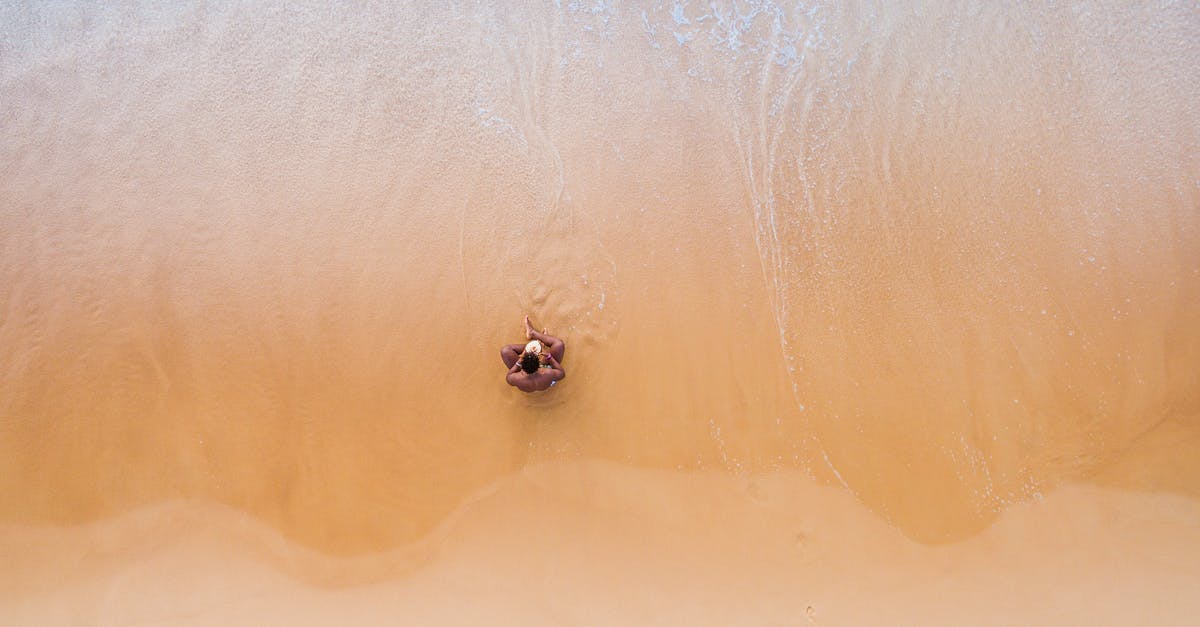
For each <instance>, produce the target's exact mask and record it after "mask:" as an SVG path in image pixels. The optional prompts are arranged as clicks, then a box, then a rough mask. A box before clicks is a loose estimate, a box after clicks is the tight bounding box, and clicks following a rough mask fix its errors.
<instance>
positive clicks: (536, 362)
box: [521, 353, 542, 374]
mask: <svg viewBox="0 0 1200 627" xmlns="http://www.w3.org/2000/svg"><path fill="white" fill-rule="evenodd" d="M540 365H542V360H540V359H538V356H537V355H534V354H533V353H525V354H523V355H521V370H524V371H525V372H527V373H529V374H533V373H535V372H537V369H538V366H540Z"/></svg>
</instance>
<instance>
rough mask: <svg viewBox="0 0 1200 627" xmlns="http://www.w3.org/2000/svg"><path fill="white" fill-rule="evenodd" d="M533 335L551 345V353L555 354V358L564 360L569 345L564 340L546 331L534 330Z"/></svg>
mask: <svg viewBox="0 0 1200 627" xmlns="http://www.w3.org/2000/svg"><path fill="white" fill-rule="evenodd" d="M532 335H533V339H535V340H537V341H539V342H541V343H542V344H545V345H546V346H548V347H550V354H551V355H554V358H555V359H557V360H558V361H559V362H560V363H561V362H562V359H563V353H565V352H566V351H567V345H566V344H565V343H564V342H563V341H562V340H560V339H558V338H556V337H554V336H553V335H548V334H546V333H538V332H537V331H533V332H532Z"/></svg>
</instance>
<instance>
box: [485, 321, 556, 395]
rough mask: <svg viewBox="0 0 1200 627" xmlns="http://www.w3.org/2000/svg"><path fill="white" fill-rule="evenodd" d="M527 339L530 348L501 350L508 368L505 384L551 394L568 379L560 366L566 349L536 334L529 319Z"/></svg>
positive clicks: (527, 322) (511, 347)
mask: <svg viewBox="0 0 1200 627" xmlns="http://www.w3.org/2000/svg"><path fill="white" fill-rule="evenodd" d="M543 331H545V330H543ZM525 338H526V339H528V340H529V343H528V344H509V345H508V346H505V347H504V348H502V349H500V359H503V360H504V365H505V366H508V375H507V376H505V377H504V380H505V381H507V382H508V384H509V385H511V386H513V387H515V388H517V389H518V390H521V391H522V392H539V391H541V390H548V389H550V388H551V387H553V386H554V384H555V383H558V382H559V381H561V380H563V378H564V377H566V376H567V373H566V372H565V371H564V370H563V367H562V364H560V363H559V362H560V361H562V358H563V351H565V350H566V345H565V344H563V341H562V340H560V339H558V338H556V337H554V336H553V335H547V334H546V333H544V332H543V333H538V332H537V331H534V330H533V325H531V324H530V323H529V316H525Z"/></svg>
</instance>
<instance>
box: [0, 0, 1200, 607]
mask: <svg viewBox="0 0 1200 627" xmlns="http://www.w3.org/2000/svg"><path fill="white" fill-rule="evenodd" d="M456 4H457V3H437V2H425V3H420V2H418V3H404V4H403V5H395V6H384V7H379V6H372V7H355V8H342V7H296V6H292V5H289V4H284V3H274V2H258V3H251V4H243V5H238V6H225V5H222V6H210V5H202V4H179V5H178V6H172V7H168V8H148V7H138V6H133V5H124V4H121V3H115V4H110V5H105V6H91V5H84V4H82V3H79V4H76V3H60V4H54V5H47V6H27V5H22V4H15V3H4V4H3V5H0V120H3V123H2V124H0V172H2V173H3V174H2V176H0V316H2V318H0V494H3V496H2V497H0V520H2V521H4V522H7V523H12V524H15V525H18V527H14V529H26V528H27V527H26V526H29V525H32V526H34V527H39V526H44V525H75V524H81V523H89V522H96V521H103V520H107V519H110V518H113V517H117V519H119V520H125V518H121V517H122V516H126V517H127V516H128V515H130V514H129V512H133V511H142V510H143V508H145V507H154V506H156V504H160V503H163V502H175V501H177V500H180V499H183V500H186V501H192V500H195V501H198V502H205V503H213V504H215V506H218V507H226V506H227V507H232V508H233V509H234V510H239V511H241V512H244V513H245V514H246V515H248V516H249V517H250V519H251V520H254V521H257V522H256V524H265V525H266V526H267V527H268V528H270V529H273V530H275V531H276V532H278V533H279V534H281V538H284V539H286V541H287V542H291V543H295V545H296V546H297V547H298V548H297V550H304V551H315V552H317V553H319V554H324V555H330V556H341V557H347V558H351V557H352V558H363V557H364V556H370V555H372V554H377V553H383V554H388V555H397V553H396V552H397V551H401V552H403V551H404V550H405V547H411V546H413V543H418V542H427V541H428V538H430V537H431V536H430V534H431V533H432V532H433V530H435V529H437V528H439V525H441V526H445V525H446V524H447V521H448V520H451V519H453V517H454V516H461V515H463V514H462V513H461V512H462V508H463V507H465V505H464V503H468V502H470V501H471V500H472V499H474V498H476V497H477V495H479V494H480V493H481V491H483V492H484V493H486V492H487V491H488V490H492V489H495V486H496V485H506V482H508V481H510V480H511V477H513V476H514V475H513V473H514V472H517V473H519V471H520V470H521V469H522V468H526V467H529V466H530V465H535V466H536V465H540V464H550V465H551V467H556V466H554V465H555V464H566V467H568V468H570V467H572V464H576V463H584V462H586V461H587V460H603V461H606V462H613V463H617V464H619V465H621V466H624V467H633V468H638V469H643V470H648V469H658V470H668V471H672V472H677V473H682V476H688V475H689V473H712V472H716V473H717V474H718V476H726V475H728V476H733V477H745V476H751V477H752V476H758V475H760V474H762V473H768V474H769V473H783V475H784V476H789V477H794V478H795V479H793V480H794V481H800V480H801V479H799V478H800V477H804V479H803V480H804V481H813V482H815V483H817V484H820V485H824V486H828V487H831V488H835V489H836V490H840V491H842V492H844V493H846V494H849V495H850V496H852V497H853V500H854V501H856V502H857V503H859V504H860V505H861V506H863V507H865V510H864V512H865V513H864V514H863V516H865V517H868V518H870V519H872V520H877V521H881V522H882V523H883V526H884V528H890V529H894V530H895V531H897V532H898V533H900V534H902V535H903V536H906V537H907V539H908V541H912V542H915V543H917V544H918V545H920V544H932V545H938V544H944V543H953V542H959V541H964V540H966V539H969V538H973V537H976V536H977V535H978V534H981V533H987V530H988V528H989V525H992V524H993V522H994V521H996V519H997V517H999V516H1002V515H1003V514H1004V512H1006V511H1008V510H1009V509H1011V508H1014V507H1025V508H1027V507H1029V506H1030V505H1029V504H1030V503H1034V504H1036V503H1038V502H1040V501H1041V500H1042V499H1045V498H1050V497H1051V496H1052V495H1053V494H1054V493H1055V492H1056V491H1057V490H1058V489H1059V486H1062V485H1064V484H1069V483H1079V482H1084V483H1091V484H1099V485H1101V486H1106V489H1107V488H1116V489H1119V490H1127V491H1135V492H1169V493H1171V494H1174V495H1177V496H1180V497H1183V498H1185V499H1194V498H1196V497H1197V495H1198V490H1200V464H1198V463H1197V462H1195V461H1193V460H1194V459H1197V458H1200V456H1198V455H1197V453H1200V422H1198V418H1197V417H1198V416H1200V156H1198V155H1200V151H1198V147H1200V108H1198V107H1197V105H1196V103H1197V102H1200V72H1197V70H1196V68H1197V67H1200V11H1198V10H1197V8H1196V6H1195V5H1194V3H1163V4H1161V5H1155V6H1152V5H1145V6H1139V7H1130V6H1127V5H1124V4H1114V5H1111V6H1101V5H1087V6H1057V5H1056V6H1051V7H1032V6H1014V7H1001V6H996V5H995V3H971V2H968V3H962V2H958V3H950V2H920V3H910V4H909V5H908V6H905V7H894V6H887V5H874V4H869V3H822V2H818V3H804V4H801V3H776V2H736V3H728V2H719V1H718V2H711V3H698V2H692V3H686V2H678V3H676V2H663V3H632V4H628V5H626V4H616V3H609V2H596V3H583V2H557V3H555V4H554V5H553V6H552V5H550V4H548V3H533V2H528V3H523V2H505V3H489V2H475V3H468V4H462V5H457V6H455V5H456ZM525 313H529V314H531V315H532V316H533V317H534V319H535V322H536V323H538V324H539V325H544V326H548V327H549V328H550V330H551V332H553V333H556V334H560V335H562V336H564V337H565V339H566V340H567V345H568V348H567V356H566V360H565V362H564V365H565V367H566V369H567V371H568V373H569V376H568V379H567V380H566V381H564V382H563V383H562V384H561V385H559V386H557V387H556V388H555V389H554V390H553V391H552V392H551V393H549V394H544V395H540V396H536V397H529V396H524V395H521V394H519V393H517V392H516V391H514V390H513V389H511V388H508V387H506V386H505V385H504V383H503V368H502V366H501V364H500V361H499V359H498V356H497V352H498V349H499V347H500V346H501V345H502V344H505V343H508V342H515V341H520V340H521V316H522V315H523V314H525ZM539 467H540V466H539ZM516 476H519V474H518V475H516ZM704 476H712V475H711V474H704ZM623 485H624V486H625V488H624V489H626V490H633V491H635V492H636V491H637V490H638V489H639V488H638V485H639V482H638V480H636V479H631V480H629V481H628V482H626V483H625V484H623ZM473 495H474V496H473ZM751 496H752V495H751ZM611 498H612V497H611V495H608V496H606V494H605V493H596V492H589V491H587V490H584V489H582V488H581V490H580V493H579V495H578V497H577V504H579V505H580V506H581V507H585V508H586V507H605V506H606V503H609V501H608V500H606V499H611ZM664 498H665V497H664ZM1104 498H1109V497H1104ZM1114 498H1115V497H1114ZM701 501H703V499H701ZM1146 502H1147V503H1150V504H1151V505H1148V507H1151V511H1150V514H1149V515H1151V516H1152V515H1153V512H1154V511H1157V510H1155V509H1154V508H1155V507H1158V506H1157V505H1153V504H1154V503H1160V501H1155V500H1147V501H1146ZM661 507H663V508H667V506H666V505H663V506H661ZM514 508H516V509H514V511H517V510H518V509H520V508H519V507H517V506H516V505H514ZM500 509H502V508H500ZM651 509H652V510H653V511H654V512H656V513H654V514H646V517H645V520H646V521H651V522H650V523H649V524H650V525H651V526H653V525H654V524H656V523H654V522H653V521H661V520H662V518H661V517H659V513H661V512H658V510H657V509H654V508H651ZM718 509H719V508H718ZM732 509H737V508H732ZM522 511H524V510H522ZM639 511H640V510H639ZM739 511H741V510H739ZM1056 511H1057V510H1056ZM781 515H782V514H781ZM668 518H669V517H668ZM864 520H865V519H864ZM1038 520H1042V521H1045V520H1050V519H1049V518H1047V517H1042V518H1040V519H1038ZM863 524H864V525H865V524H867V523H863ZM1064 524H1066V523H1064ZM685 528H687V526H686V525H684V526H683V527H681V529H685ZM659 530H661V529H659ZM1076 531H1078V530H1076ZM1194 532H1195V526H1194V525H1192V526H1187V525H1185V526H1184V527H1183V531H1182V532H1181V533H1184V535H1182V536H1180V537H1181V540H1180V542H1181V543H1182V544H1181V545H1180V546H1178V549H1179V551H1180V552H1181V554H1183V555H1192V556H1196V555H1198V554H1200V546H1196V544H1195V543H1192V541H1191V540H1186V541H1185V540H1183V539H1182V538H1185V537H1186V538H1193V539H1194V535H1195V534H1194ZM12 533H15V534H18V535H20V534H21V533H25V532H24V531H13V532H12ZM164 533H166V534H167V535H168V536H169V535H170V534H169V533H167V532H164ZM681 533H682V531H681ZM696 533H700V534H703V533H708V531H697V532H696ZM864 533H865V532H864ZM871 533H874V532H871ZM484 535H486V534H484ZM89 537H90V536H89ZM1096 537H1097V538H1099V537H1103V534H1100V535H1097V536H1096ZM84 544H85V545H86V543H84ZM837 546H843V545H841V544H838V545H837ZM1032 546H1042V545H1040V544H1038V543H1031V547H1032ZM81 550H82V549H81ZM830 550H839V549H830ZM1031 550H1032V549H1031ZM402 561H403V560H402V559H399V558H397V559H396V560H393V561H389V562H387V563H388V564H389V566H387V567H386V568H383V569H382V570H371V571H370V572H371V573H372V574H371V575H370V576H365V575H364V576H363V577H357V578H355V577H351V579H355V580H356V581H357V580H360V579H364V578H365V579H372V578H375V579H378V578H384V577H387V576H389V573H391V574H398V573H401V572H408V571H407V569H406V568H407V567H404V568H402V567H401V565H400V562H402ZM29 563H33V562H29ZM29 568H30V569H31V572H32V570H34V569H35V568H34V566H30V567H29ZM298 570H299V571H303V570H305V569H303V568H301V569H298ZM292 572H293V574H296V572H297V569H293V571H292ZM546 620H549V621H551V622H553V619H552V617H547V618H546Z"/></svg>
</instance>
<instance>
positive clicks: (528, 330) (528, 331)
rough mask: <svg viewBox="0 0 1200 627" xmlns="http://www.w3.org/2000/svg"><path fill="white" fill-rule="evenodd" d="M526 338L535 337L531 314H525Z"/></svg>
mask: <svg viewBox="0 0 1200 627" xmlns="http://www.w3.org/2000/svg"><path fill="white" fill-rule="evenodd" d="M525 339H527V340H532V339H533V325H532V324H529V316H525Z"/></svg>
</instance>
